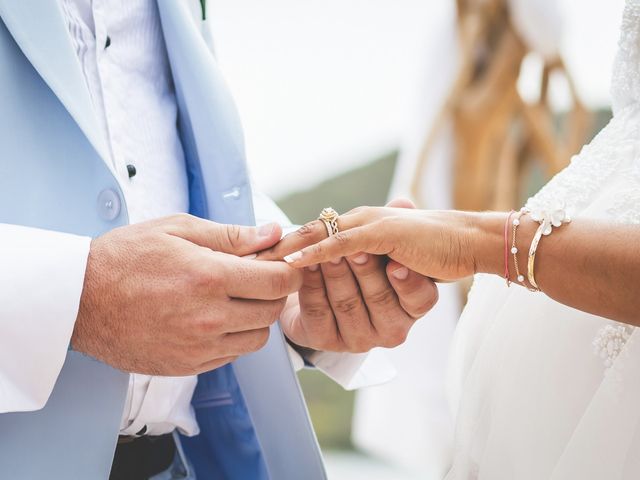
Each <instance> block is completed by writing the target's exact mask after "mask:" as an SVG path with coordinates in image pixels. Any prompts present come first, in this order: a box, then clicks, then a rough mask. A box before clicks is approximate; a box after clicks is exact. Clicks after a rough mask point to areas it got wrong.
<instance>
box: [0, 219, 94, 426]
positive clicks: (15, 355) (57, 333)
mask: <svg viewBox="0 0 640 480" xmlns="http://www.w3.org/2000/svg"><path fill="white" fill-rule="evenodd" d="M0 239H2V240H1V243H2V248H0V265H1V267H0V331H1V332H2V336H1V337H0V339H1V341H2V348H0V365H1V366H2V367H1V368H0V414H1V413H6V412H22V411H31V410H38V409H40V408H42V407H44V405H45V403H46V402H47V400H48V399H49V395H50V394H51V391H52V390H53V386H54V385H55V382H56V378H58V375H59V374H60V370H61V369H62V364H63V363H64V359H65V356H66V354H67V347H68V345H69V340H70V338H71V334H72V332H73V326H74V324H75V319H76V315H77V314H78V306H79V303H80V294H81V293H82V285H83V281H82V279H83V278H84V270H85V265H86V259H87V255H88V254H89V247H90V243H91V239H89V238H86V237H76V236H74V235H68V234H63V233H56V232H51V231H46V230H39V229H35V228H27V227H19V226H15V225H4V224H0ZM26 292H29V293H28V294H26ZM25 298H26V299H27V300H25Z"/></svg>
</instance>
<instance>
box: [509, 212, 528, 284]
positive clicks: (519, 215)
mask: <svg viewBox="0 0 640 480" xmlns="http://www.w3.org/2000/svg"><path fill="white" fill-rule="evenodd" d="M525 213H526V211H525V210H524V209H522V210H520V211H519V212H518V213H516V218H514V219H513V222H511V223H512V224H513V230H512V232H513V233H512V240H511V254H512V255H513V264H514V265H515V267H516V280H517V281H518V282H520V283H521V284H522V285H523V286H525V287H526V286H527V285H526V284H525V283H524V275H522V274H521V273H520V266H519V265H518V247H517V245H516V233H517V232H518V226H519V225H520V219H521V218H522V216H523V215H524V214H525Z"/></svg>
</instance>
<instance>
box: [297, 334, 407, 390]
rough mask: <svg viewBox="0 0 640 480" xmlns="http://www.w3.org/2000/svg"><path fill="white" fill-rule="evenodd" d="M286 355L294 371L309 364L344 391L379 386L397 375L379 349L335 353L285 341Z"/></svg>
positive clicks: (382, 351) (385, 355)
mask: <svg viewBox="0 0 640 480" xmlns="http://www.w3.org/2000/svg"><path fill="white" fill-rule="evenodd" d="M287 347H288V349H289V355H290V356H291V361H292V363H293V366H294V368H295V369H296V371H299V370H302V369H303V368H304V367H305V363H308V364H311V365H312V366H313V367H314V368H317V369H318V370H320V371H321V372H322V373H324V374H325V375H326V376H327V377H329V378H330V379H332V380H333V381H334V382H336V383H337V384H338V385H340V386H341V387H342V388H344V389H345V390H356V389H358V388H364V387H372V386H374V385H381V384H383V383H387V382H389V381H391V380H393V379H394V378H395V376H396V374H397V372H396V369H395V368H394V366H393V364H392V363H391V361H390V360H389V359H388V357H387V354H386V353H385V352H384V350H382V349H375V350H372V351H371V352H369V353H336V352H320V351H315V350H311V351H310V352H309V353H307V352H306V351H298V350H296V349H295V348H294V347H292V346H291V345H290V344H288V343H287Z"/></svg>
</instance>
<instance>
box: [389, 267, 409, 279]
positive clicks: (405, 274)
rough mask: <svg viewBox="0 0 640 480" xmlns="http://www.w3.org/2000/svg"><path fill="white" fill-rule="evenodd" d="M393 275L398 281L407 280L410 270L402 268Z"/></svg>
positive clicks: (392, 273)
mask: <svg viewBox="0 0 640 480" xmlns="http://www.w3.org/2000/svg"><path fill="white" fill-rule="evenodd" d="M391 275H393V276H394V278H397V279H398V280H406V279H407V277H408V276H409V269H408V268H407V267H400V268H398V269H397V270H394V271H393V272H391Z"/></svg>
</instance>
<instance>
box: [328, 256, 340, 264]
mask: <svg viewBox="0 0 640 480" xmlns="http://www.w3.org/2000/svg"><path fill="white" fill-rule="evenodd" d="M329 262H331V263H332V264H333V265H340V262H342V257H338V258H333V259H331V260H329Z"/></svg>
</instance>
